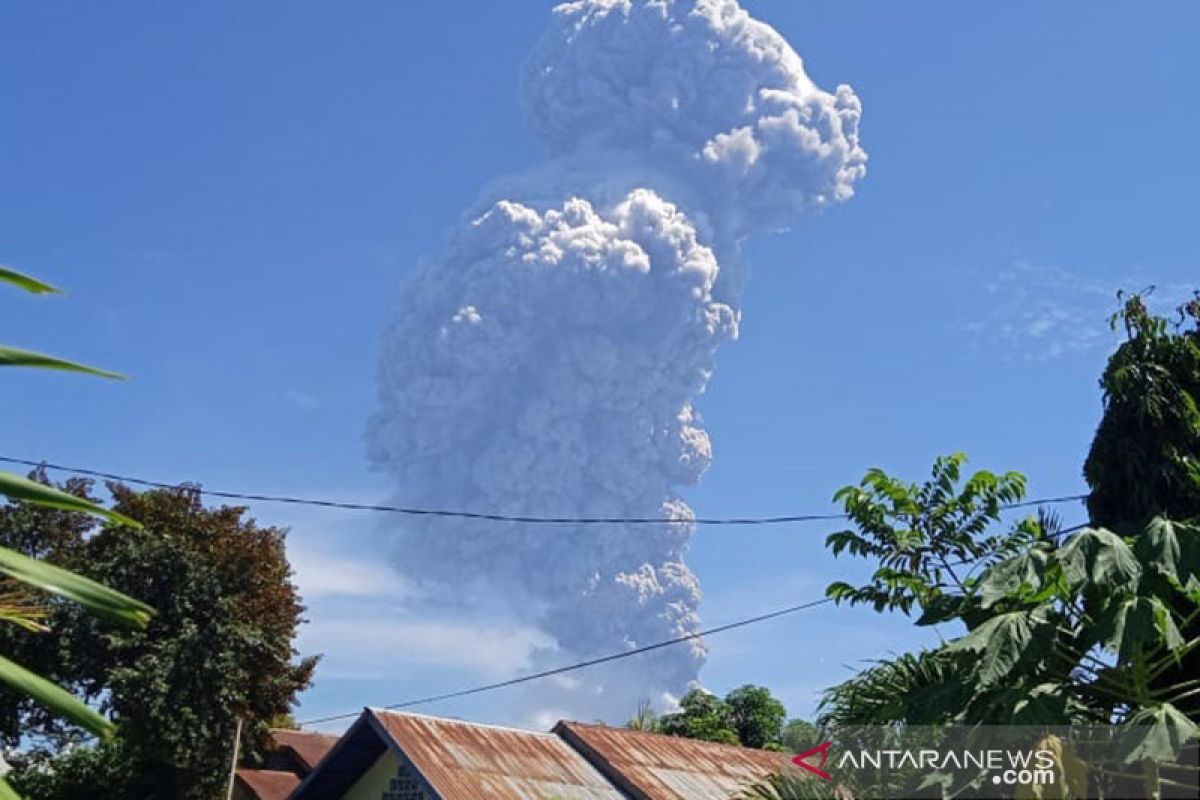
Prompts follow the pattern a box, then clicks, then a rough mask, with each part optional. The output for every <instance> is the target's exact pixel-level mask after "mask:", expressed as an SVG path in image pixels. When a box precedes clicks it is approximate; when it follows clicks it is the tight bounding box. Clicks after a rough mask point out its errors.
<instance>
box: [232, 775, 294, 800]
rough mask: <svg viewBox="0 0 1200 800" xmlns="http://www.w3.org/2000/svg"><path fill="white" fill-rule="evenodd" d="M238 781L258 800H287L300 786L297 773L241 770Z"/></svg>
mask: <svg viewBox="0 0 1200 800" xmlns="http://www.w3.org/2000/svg"><path fill="white" fill-rule="evenodd" d="M237 780H238V783H240V784H241V785H242V787H243V788H244V789H245V790H246V791H247V792H249V794H250V796H251V797H253V798H256V800H285V798H286V797H287V796H288V795H290V794H291V793H292V792H293V791H294V790H295V788H296V787H297V786H299V785H300V777H299V776H298V775H296V774H295V773H292V772H278V771H276V770H269V769H239V770H238V771H237Z"/></svg>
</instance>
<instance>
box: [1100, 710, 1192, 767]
mask: <svg viewBox="0 0 1200 800" xmlns="http://www.w3.org/2000/svg"><path fill="white" fill-rule="evenodd" d="M1122 727H1123V730H1122V736H1121V739H1120V741H1119V742H1118V751H1117V752H1118V753H1119V755H1120V758H1121V761H1122V763H1125V764H1136V763H1140V762H1141V761H1142V759H1146V758H1149V759H1151V760H1153V761H1157V762H1158V763H1160V764H1162V763H1167V762H1172V761H1175V760H1176V759H1178V758H1179V752H1180V751H1181V750H1182V749H1183V746H1184V745H1186V744H1187V743H1188V742H1189V741H1191V740H1192V739H1194V738H1196V734H1197V729H1196V723H1194V722H1192V721H1191V720H1190V719H1188V718H1187V716H1186V715H1185V714H1184V713H1183V712H1182V711H1180V710H1179V709H1177V708H1175V706H1173V705H1171V704H1170V703H1163V704H1162V705H1160V706H1154V707H1150V708H1143V709H1141V710H1140V711H1138V712H1137V713H1136V714H1134V715H1133V716H1132V717H1130V718H1129V720H1128V722H1127V723H1126V724H1125V725H1124V726H1122Z"/></svg>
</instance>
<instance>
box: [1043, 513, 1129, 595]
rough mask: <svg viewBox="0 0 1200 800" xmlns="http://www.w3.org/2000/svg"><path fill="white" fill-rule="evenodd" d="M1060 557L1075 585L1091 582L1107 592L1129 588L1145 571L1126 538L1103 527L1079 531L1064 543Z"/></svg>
mask: <svg viewBox="0 0 1200 800" xmlns="http://www.w3.org/2000/svg"><path fill="white" fill-rule="evenodd" d="M1058 560H1059V563H1060V564H1062V568H1063V573H1064V575H1065V576H1066V579H1067V581H1068V583H1069V584H1070V585H1071V586H1072V587H1079V586H1083V585H1085V584H1091V585H1092V586H1093V587H1095V588H1096V589H1099V590H1101V591H1105V592H1112V591H1116V590H1119V589H1129V588H1133V585H1134V584H1135V583H1136V582H1137V580H1138V578H1139V577H1141V574H1142V568H1141V566H1140V565H1139V564H1138V561H1137V558H1136V557H1135V556H1134V554H1133V550H1132V549H1131V548H1130V547H1129V545H1128V544H1126V543H1125V540H1124V539H1122V538H1121V537H1120V536H1118V535H1117V534H1115V533H1113V532H1112V531H1110V530H1106V529H1104V528H1084V529H1083V530H1081V531H1079V533H1077V534H1075V535H1074V536H1072V537H1071V540H1070V541H1069V542H1067V544H1066V545H1064V546H1063V548H1062V550H1061V551H1060V552H1059V556H1058Z"/></svg>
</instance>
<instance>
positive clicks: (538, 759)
mask: <svg viewBox="0 0 1200 800" xmlns="http://www.w3.org/2000/svg"><path fill="white" fill-rule="evenodd" d="M385 749H390V750H391V751H392V752H393V753H395V754H396V756H397V757H398V758H399V760H400V763H401V764H402V765H403V766H404V767H406V768H407V769H408V770H409V771H410V772H411V773H412V774H413V775H414V776H415V777H416V778H418V779H419V781H420V782H421V783H422V785H423V787H424V788H425V789H426V791H427V793H428V794H429V795H430V796H431V797H436V798H440V799H441V800H478V798H482V797H486V798H489V800H528V798H543V797H556V798H561V799H562V800H627V798H626V795H625V794H624V793H623V792H621V791H620V790H618V789H617V788H615V787H614V786H613V785H612V784H611V783H610V782H609V780H608V779H606V778H605V777H604V776H603V775H601V774H600V772H599V771H598V770H597V769H596V768H595V767H594V766H592V765H591V764H590V763H588V761H587V760H586V759H584V758H583V757H582V756H581V755H580V754H579V753H577V752H576V751H575V750H574V749H572V748H571V747H570V745H568V744H567V743H566V742H565V741H563V740H562V739H561V738H559V737H558V736H556V735H554V734H553V733H534V732H532V731H523V730H517V729H515V728H502V727H498V726H494V725H479V724H474V723H469V722H461V721H458V720H451V719H442V718H438V717H426V716H422V715H418V714H400V713H395V712H389V711H378V710H374V709H367V710H366V711H365V712H364V713H363V715H362V716H361V717H359V719H358V721H357V722H355V724H354V725H353V726H352V727H351V729H350V730H349V731H348V732H347V733H346V735H345V736H344V737H343V738H342V741H341V742H339V744H338V745H337V747H335V748H334V749H333V751H332V752H331V753H330V754H329V756H328V758H326V759H325V760H324V761H323V762H322V763H321V764H320V765H319V766H318V767H317V769H315V770H314V771H313V772H312V774H311V775H309V777H308V778H307V779H305V781H304V782H303V784H302V785H301V786H300V788H299V789H298V790H297V791H296V792H295V794H294V795H293V797H294V798H295V800H305V799H306V798H325V797H337V796H340V794H341V793H343V792H345V791H346V789H347V788H349V786H350V785H352V784H353V782H354V780H355V779H357V777H358V776H359V775H361V774H362V773H363V772H364V771H365V769H366V768H367V767H368V766H369V765H370V764H372V763H374V762H375V760H376V759H377V758H378V757H379V755H381V754H382V752H383V751H384V750H385Z"/></svg>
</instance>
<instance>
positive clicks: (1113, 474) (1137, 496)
mask: <svg viewBox="0 0 1200 800" xmlns="http://www.w3.org/2000/svg"><path fill="white" fill-rule="evenodd" d="M1189 321H1190V325H1191V327H1190V328H1188V327H1185V325H1186V324H1187V323H1189ZM1118 323H1120V324H1121V325H1122V326H1123V327H1124V329H1125V332H1126V334H1127V337H1128V338H1127V340H1126V341H1125V342H1124V343H1123V344H1121V346H1120V347H1118V348H1117V351H1116V352H1115V353H1113V355H1112V357H1111V358H1110V359H1109V361H1108V365H1107V367H1106V368H1105V370H1104V374H1103V376H1101V378H1100V386H1101V388H1102V389H1103V390H1104V416H1103V417H1102V418H1101V420H1100V425H1099V427H1098V429H1097V430H1096V436H1095V439H1093V441H1092V446H1091V450H1090V451H1089V452H1088V456H1087V461H1086V462H1085V463H1084V468H1083V471H1084V477H1085V478H1086V479H1087V482H1088V485H1089V486H1090V487H1091V489H1092V492H1091V494H1090V495H1089V497H1088V512H1089V514H1090V516H1091V519H1092V522H1093V523H1094V524H1097V525H1104V526H1107V527H1110V528H1113V529H1120V528H1122V527H1124V526H1128V525H1141V524H1144V523H1145V521H1146V520H1147V519H1149V518H1150V517H1152V516H1154V515H1156V514H1162V515H1164V516H1166V517H1168V518H1170V519H1175V520H1189V519H1197V518H1200V325H1198V323H1200V293H1197V295H1196V296H1195V297H1194V298H1193V299H1192V300H1191V301H1190V302H1188V303H1185V304H1184V305H1182V306H1180V308H1179V324H1178V326H1176V327H1175V329H1174V330H1172V328H1171V326H1170V324H1169V323H1168V321H1167V320H1165V319H1163V318H1161V317H1156V316H1154V315H1152V314H1150V313H1149V311H1147V309H1146V304H1145V301H1144V300H1143V298H1142V297H1141V296H1140V295H1133V296H1132V297H1130V298H1129V299H1128V300H1127V301H1126V302H1125V304H1124V307H1123V308H1122V310H1121V311H1120V313H1118V314H1116V315H1114V316H1113V319H1112V324H1113V327H1114V328H1115V327H1116V326H1117V324H1118Z"/></svg>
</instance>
